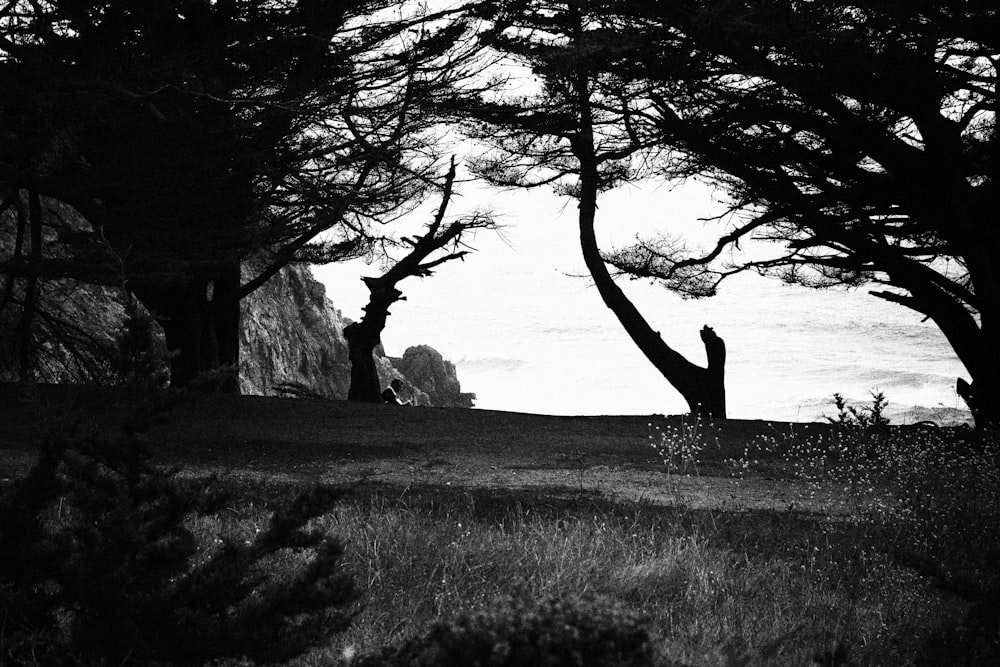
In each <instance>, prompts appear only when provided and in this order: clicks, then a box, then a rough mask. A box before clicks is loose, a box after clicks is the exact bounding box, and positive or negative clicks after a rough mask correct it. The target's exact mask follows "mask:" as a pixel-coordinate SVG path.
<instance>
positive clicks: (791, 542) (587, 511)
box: [0, 397, 1000, 665]
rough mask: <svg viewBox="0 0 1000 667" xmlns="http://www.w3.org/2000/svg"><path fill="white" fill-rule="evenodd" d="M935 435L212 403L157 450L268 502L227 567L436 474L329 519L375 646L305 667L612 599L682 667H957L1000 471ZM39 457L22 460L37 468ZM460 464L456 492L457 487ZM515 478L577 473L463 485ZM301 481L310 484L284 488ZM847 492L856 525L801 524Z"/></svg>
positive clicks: (244, 513) (983, 577)
mask: <svg viewBox="0 0 1000 667" xmlns="http://www.w3.org/2000/svg"><path fill="white" fill-rule="evenodd" d="M45 400H48V402H47V403H46V402H45ZM57 403H58V402H57V401H56V400H55V399H53V398H51V397H50V399H44V397H43V399H42V400H41V401H36V402H35V403H33V404H25V405H20V406H15V407H14V408H9V407H8V408H0V412H2V411H3V410H4V409H6V410H7V411H8V412H7V415H8V416H12V417H14V418H16V420H19V421H17V422H16V423H15V422H12V421H10V420H7V421H6V422H5V421H4V419H3V418H4V415H3V414H0V437H2V436H3V435H4V434H5V433H6V434H7V435H10V434H24V433H28V432H31V431H32V428H29V426H30V425H29V424H27V423H26V422H25V421H24V420H26V419H28V418H29V416H30V415H31V414H34V415H36V417H37V415H38V414H39V411H44V410H49V411H51V410H52V409H53V406H54V405H56V404H57ZM107 403H108V402H107V401H105V402H104V403H100V404H93V403H92V406H93V407H91V408H90V410H91V412H90V414H96V413H97V412H100V406H101V405H106V404H107ZM8 405H9V404H8ZM62 405H65V402H64V403H62ZM32 410H34V411H35V412H34V413H32V412H31V411H32ZM651 422H653V423H654V424H655V425H657V426H659V427H660V430H659V431H655V429H654V431H653V433H652V437H651V433H650V423H651ZM5 424H6V425H5ZM37 430H38V427H37V426H35V428H34V432H37ZM886 433H891V434H892V435H891V437H886V436H885V434H886ZM922 433H923V432H921V431H918V430H895V431H878V432H873V431H864V430H855V431H845V430H843V429H840V430H838V428H837V427H834V426H832V425H811V426H810V427H809V428H808V429H807V428H806V427H804V426H802V425H769V424H765V423H763V422H720V423H714V424H697V425H693V424H690V423H686V422H683V421H680V420H677V419H673V420H667V421H661V420H659V419H657V420H653V419H651V418H649V417H631V418H630V417H580V418H555V417H542V416H535V415H515V414H510V413H491V412H481V411H459V410H452V411H449V410H416V409H414V410H399V409H395V410H394V409H392V408H386V407H383V406H352V405H348V404H344V403H339V402H333V401H305V400H302V401H295V400H288V399H253V398H252V397H205V398H202V399H199V400H197V401H195V402H193V403H190V404H188V405H185V406H181V407H180V408H178V409H176V410H175V411H174V412H173V414H172V415H171V417H170V419H169V420H167V421H163V422H162V423H159V424H157V425H155V426H154V427H153V428H152V429H151V430H150V431H149V438H150V439H151V440H152V441H153V442H155V443H158V447H159V449H160V451H161V454H162V456H163V458H164V459H165V460H167V461H170V462H177V463H182V464H184V465H185V466H186V467H188V468H189V470H190V471H191V472H192V474H198V471H199V470H206V469H214V468H219V467H225V468H230V469H233V470H235V471H237V472H236V474H235V476H234V477H233V478H232V480H231V481H230V483H231V484H233V485H234V486H235V487H237V488H238V490H239V492H240V495H241V496H242V497H243V498H244V501H243V502H242V503H241V504H240V505H238V506H235V507H234V508H232V511H231V512H230V513H229V514H227V515H225V517H224V518H222V519H212V520H208V521H205V522H202V523H200V524H198V525H197V526H194V528H195V529H196V532H197V534H198V535H199V537H200V539H201V540H202V542H203V544H204V545H205V548H206V549H210V548H211V545H212V544H213V543H215V540H217V539H218V538H219V537H220V536H221V535H226V536H230V537H232V536H239V537H243V538H246V539H249V537H250V536H252V535H253V534H255V532H256V531H257V530H259V529H260V528H261V526H262V525H263V524H264V523H265V522H266V521H267V518H268V516H269V508H270V507H271V506H272V505H273V503H274V502H275V500H276V499H277V498H279V497H286V496H287V495H288V494H289V493H290V489H291V488H294V487H300V486H301V485H302V484H303V483H305V482H308V481H310V480H322V479H324V478H326V477H329V475H330V473H331V470H336V469H337V468H338V467H341V468H349V467H350V466H368V467H371V468H375V467H379V466H382V467H388V468H394V469H395V470H397V471H403V472H404V473H405V472H406V471H411V472H412V471H420V472H419V475H418V476H414V475H410V477H411V480H410V482H409V483H408V482H405V481H402V482H399V483H396V484H384V483H382V484H380V483H376V482H372V481H367V482H360V483H356V484H355V485H354V489H353V493H352V494H351V495H350V496H349V498H348V500H347V501H345V502H344V503H343V504H342V505H341V507H340V509H339V511H337V512H335V513H334V514H331V515H328V516H326V517H324V518H323V519H322V520H321V524H320V525H319V526H318V527H320V528H322V529H324V530H329V531H331V532H333V533H334V534H336V535H338V536H340V537H341V538H343V539H344V541H345V542H346V545H347V562H346V563H345V567H348V568H349V569H350V571H351V572H353V573H354V575H355V576H356V579H357V581H358V583H359V585H360V586H361V587H362V588H363V589H364V590H365V595H364V598H363V602H362V605H361V606H360V607H359V609H358V615H357V616H356V618H355V620H354V623H353V624H352V626H351V629H350V630H349V631H348V632H347V633H346V634H344V635H342V636H340V637H339V638H338V639H337V641H336V643H335V644H334V645H332V646H329V647H322V648H320V649H318V650H317V651H316V652H315V653H314V654H313V655H312V656H311V657H309V658H308V659H306V660H305V661H304V663H305V664H310V665H325V664H330V663H331V662H332V661H340V660H341V659H342V658H343V656H345V655H358V654H365V653H370V652H373V651H375V650H377V649H378V648H380V647H382V646H385V645H393V644H399V643H401V642H403V641H405V640H406V639H408V638H410V637H414V636H417V635H419V634H421V633H423V632H425V631H426V630H427V629H428V628H429V627H431V625H432V624H434V623H436V622H440V621H447V620H448V619H453V618H456V617H457V616H458V615H461V614H468V613H473V612H475V611H477V610H482V609H489V608H492V607H495V606H497V605H498V604H499V603H500V602H501V601H503V600H507V599H510V598H515V599H542V598H550V597H558V598H570V599H575V598H580V597H583V596H588V595H598V596H603V598H604V599H608V600H609V601H614V602H617V603H619V604H622V605H625V606H626V607H628V608H630V609H634V610H636V611H638V612H639V613H641V614H642V615H643V616H644V617H645V619H646V624H647V627H648V628H649V629H650V631H651V632H653V633H654V636H655V637H656V641H657V643H658V646H659V648H660V651H661V656H662V658H663V661H664V664H676V663H678V662H679V663H683V664H694V665H715V664H720V665H736V664H789V665H801V664H807V663H808V662H809V661H810V660H811V659H812V658H813V657H814V656H815V655H817V654H822V653H823V652H824V651H830V652H831V653H830V655H829V656H828V657H832V656H833V655H834V653H833V649H834V648H835V647H836V646H837V645H838V644H841V645H844V646H847V647H849V655H850V659H851V660H852V661H853V663H854V664H872V665H883V664H906V663H910V662H913V661H914V660H915V659H916V658H917V657H920V656H923V657H925V658H926V657H927V656H928V655H931V653H928V651H929V650H930V649H929V648H928V646H929V643H928V642H932V641H934V640H933V639H932V638H933V637H934V636H935V633H939V632H944V633H946V634H943V635H940V637H945V636H946V637H947V638H948V641H950V642H953V644H952V645H957V644H955V643H954V642H955V641H957V640H955V637H956V635H955V634H954V633H953V632H951V630H952V629H954V628H956V627H958V623H959V621H960V620H961V619H962V618H963V617H964V616H965V615H966V613H967V612H968V610H969V609H970V608H971V606H972V605H973V604H974V603H975V602H976V600H977V597H976V595H979V597H982V595H981V593H982V592H983V591H987V590H989V587H990V586H992V585H994V584H995V581H994V579H996V573H995V572H993V570H992V569H990V565H991V564H995V561H996V557H1000V548H998V545H1000V536H998V531H997V529H996V526H997V522H998V520H1000V516H998V514H997V512H998V508H1000V501H998V492H1000V475H998V474H997V471H998V470H1000V463H998V461H997V456H996V449H993V450H989V449H987V450H983V451H980V452H979V453H978V454H976V453H975V452H963V451H961V450H959V449H957V445H958V441H957V440H955V439H951V440H948V438H945V439H940V438H938V439H933V438H931V437H930V436H928V435H921V434H922ZM845 434H846V435H845ZM18 437H22V436H20V435H19V436H18ZM949 437H950V436H949ZM851 438H853V439H851ZM24 442H26V441H15V442H14V445H13V446H11V447H7V448H6V452H3V451H0V454H6V455H7V457H8V458H7V459H6V460H8V461H10V460H14V459H15V458H16V457H17V456H19V455H21V456H23V454H24V452H27V451H28V450H29V447H28V446H27V445H25V444H24ZM651 445H652V446H651ZM19 452H20V454H19ZM459 460H461V461H464V462H465V464H464V465H465V467H456V468H454V469H453V470H452V472H451V473H450V476H449V477H448V479H447V481H444V480H443V479H442V478H441V477H440V475H439V474H438V473H437V472H434V471H439V470H441V469H442V467H443V466H446V465H449V462H454V461H459ZM597 466H616V467H618V468H620V471H619V473H620V475H621V476H623V477H627V476H628V474H629V471H633V472H634V473H635V474H636V475H640V474H644V475H648V474H651V473H652V472H654V471H660V472H661V473H662V472H663V471H664V470H667V471H672V472H674V473H676V474H675V475H673V476H669V477H667V478H665V483H666V484H667V485H668V487H669V486H670V485H674V484H676V490H677V492H676V493H669V494H667V495H668V496H671V497H676V498H680V495H679V494H680V490H682V488H683V485H682V484H681V480H689V479H694V480H696V481H697V480H700V479H709V480H711V479H717V478H716V477H712V476H711V475H728V474H730V473H734V472H736V473H739V474H738V477H739V478H740V479H741V480H742V482H741V483H744V484H748V485H751V484H753V483H754V481H755V480H758V481H759V480H761V479H762V477H780V478H781V479H782V480H784V481H782V482H780V483H779V482H770V483H772V484H776V485H778V486H779V487H781V488H783V489H784V490H785V491H787V492H788V493H790V494H791V499H790V500H789V499H788V498H783V499H782V501H781V502H780V503H775V504H774V508H775V509H770V510H748V509H746V508H745V507H742V508H740V507H736V508H734V507H732V506H726V505H725V504H724V503H722V502H719V503H717V504H716V505H715V506H709V507H708V508H702V507H694V506H691V505H686V504H672V505H671V504H669V503H663V502H658V503H653V502H633V501H629V500H625V499H623V498H622V497H621V496H616V494H615V490H614V489H613V488H603V489H601V492H600V493H598V492H596V491H594V490H592V489H588V488H587V487H585V485H584V484H582V483H581V482H580V480H582V479H584V473H587V471H591V470H593V469H594V468H595V467H597ZM492 469H502V470H505V471H508V472H511V474H513V472H520V471H525V470H535V471H539V472H556V473H558V472H560V471H562V473H565V474H563V477H562V479H563V483H562V484H559V485H557V486H552V487H549V488H544V487H537V486H536V487H535V488H532V489H527V490H525V489H516V488H510V487H504V486H501V485H500V484H496V483H494V484H492V486H490V485H486V486H484V487H469V486H463V485H462V484H461V474H462V473H463V472H466V473H469V474H471V472H474V471H475V470H479V471H481V470H492ZM574 471H577V472H579V475H577V472H574ZM587 474H589V473H587ZM685 475H692V476H694V477H691V478H689V477H686V476H685ZM698 475H700V476H701V477H697V476H698ZM706 476H707V477H706ZM405 477H406V474H403V475H402V478H401V479H405ZM279 478H280V479H285V480H291V482H285V483H282V484H278V483H274V482H271V483H268V480H275V479H279ZM413 479H419V480H422V481H423V482H425V483H423V484H418V483H413V481H412V480H413ZM498 479H499V478H498ZM546 479H559V477H558V475H557V476H554V477H549V478H546ZM435 481H437V482H439V483H437V484H435V483H433V482H435ZM720 481H722V480H720ZM668 490H669V489H668ZM834 492H835V493H837V494H839V495H837V496H836V498H839V499H840V501H842V502H841V504H840V505H839V507H840V509H839V510H838V511H837V512H835V513H833V512H831V513H829V514H817V513H814V512H803V511H800V510H799V509H797V508H802V507H807V506H809V501H810V496H813V497H814V496H815V495H816V494H820V493H834ZM862 500H863V502H862ZM777 508H780V509H777ZM973 533H975V534H973ZM993 569H995V568H993ZM970 586H972V587H973V588H974V589H975V588H976V587H977V586H978V593H976V594H975V595H973V594H970V593H969V591H970V588H969V587H970ZM948 633H950V634H948ZM940 637H939V639H940ZM983 641H986V643H987V644H988V643H989V641H988V638H987V640H983ZM993 641H994V642H996V641H997V639H996V638H994V640H993ZM995 645H996V644H993V646H995ZM956 650H958V649H956ZM840 657H842V654H841V656H840ZM932 657H933V656H932ZM831 664H832V663H831ZM842 664H843V663H842ZM932 664H933V660H932Z"/></svg>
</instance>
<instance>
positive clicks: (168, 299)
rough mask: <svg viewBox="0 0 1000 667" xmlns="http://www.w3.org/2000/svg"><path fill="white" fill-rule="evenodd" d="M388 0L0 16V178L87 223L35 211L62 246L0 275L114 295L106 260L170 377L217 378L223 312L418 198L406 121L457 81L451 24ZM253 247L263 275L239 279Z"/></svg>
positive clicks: (423, 164)
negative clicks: (263, 254) (146, 323)
mask: <svg viewBox="0 0 1000 667" xmlns="http://www.w3.org/2000/svg"><path fill="white" fill-rule="evenodd" d="M398 5H399V3H396V2H390V1H389V0H350V1H348V2H324V1H322V0H301V1H294V2H293V1H289V2H270V1H269V0H251V1H248V2H234V1H232V0H230V1H226V2H209V1H208V0H187V1H185V2H180V3H177V2H173V1H172V0H156V1H154V2H145V3H131V2H126V1H125V0H103V1H102V0H80V1H78V2H61V3H51V4H49V3H37V2H11V3H6V5H5V6H4V7H3V8H2V9H0V84H2V86H3V88H4V90H5V91H8V94H6V95H5V96H4V101H3V102H2V103H0V122H2V123H3V126H4V128H5V133H4V135H3V136H2V137H0V184H2V185H3V186H4V188H5V189H8V190H10V191H14V192H19V191H27V192H29V194H30V193H33V194H32V196H37V197H38V199H39V200H40V201H41V203H42V209H43V210H50V209H51V207H47V206H46V202H47V201H51V202H59V203H62V204H68V205H69V206H71V207H72V209H73V210H74V211H75V213H76V215H78V216H80V217H82V218H83V219H84V220H85V221H86V222H87V223H88V224H89V229H87V230H84V231H82V232H81V231H80V230H79V229H77V230H68V229H67V227H66V226H65V225H61V224H60V223H59V221H58V219H56V218H55V217H54V216H49V218H48V219H47V220H45V221H44V224H45V225H47V226H49V228H51V229H54V230H57V231H58V232H59V234H60V239H59V240H60V241H62V242H63V243H65V245H66V247H67V250H66V251H65V252H64V253H63V254H62V255H61V256H58V257H57V256H53V257H38V256H31V257H26V256H22V255H18V256H13V257H11V258H10V259H9V260H7V261H5V262H3V263H2V264H0V268H2V269H3V271H4V272H5V273H7V274H9V275H11V276H13V277H14V278H16V279H17V280H20V281H28V282H29V283H30V281H33V280H43V279H58V278H65V277H72V278H77V279H82V280H85V281H88V282H92V283H97V284H105V283H111V284H117V283H118V281H119V280H120V278H119V277H117V276H116V275H115V273H116V271H115V270H113V269H114V268H115V267H114V266H113V262H109V258H108V256H107V253H106V252H105V248H106V247H111V248H113V249H114V250H115V251H116V252H117V253H118V254H120V255H121V256H122V257H124V258H125V267H126V272H127V276H126V278H127V284H128V288H129V289H130V290H131V291H132V292H133V293H134V294H135V295H136V296H138V298H139V299H140V300H141V301H142V303H143V304H144V305H145V306H146V307H147V308H148V309H149V310H150V311H152V312H153V314H154V315H155V316H156V318H157V319H158V321H159V322H160V324H161V325H162V327H163V329H164V332H165V335H166V339H167V344H168V346H169V347H170V348H172V349H176V350H177V351H178V352H179V354H178V355H177V356H176V357H175V359H174V362H173V369H172V382H174V383H175V384H184V383H186V382H188V381H190V380H191V379H192V378H193V377H194V376H195V375H197V374H199V373H201V372H203V371H206V370H210V369H212V368H215V367H217V366H219V365H227V364H228V365H234V364H235V362H236V359H237V355H238V349H237V340H238V338H237V328H238V317H239V310H238V301H239V299H240V298H242V297H243V296H245V295H246V294H248V293H250V292H251V291H253V290H254V289H256V288H257V287H259V286H260V285H261V284H263V282H265V281H266V280H267V279H268V278H270V276H272V275H274V274H275V273H276V272H277V271H278V270H280V268H281V267H282V266H284V265H286V264H287V263H288V262H291V261H300V260H310V261H334V260H337V259H342V258H346V257H352V256H357V255H359V254H362V253H364V252H366V251H367V250H368V249H369V248H370V244H371V243H372V241H373V239H375V238H377V237H378V236H379V231H378V228H379V225H380V224H381V223H385V222H387V221H389V220H391V219H393V218H394V217H395V216H397V215H399V214H400V212H401V211H405V210H406V209H407V208H408V207H410V206H412V205H413V202H415V201H417V200H419V198H420V197H421V195H423V193H424V192H425V191H426V190H427V189H428V187H429V181H430V180H431V179H430V175H431V174H433V173H434V170H435V169H436V166H437V165H436V162H437V157H436V154H435V151H434V150H433V146H432V145H431V139H430V137H429V135H428V130H429V128H430V127H431V125H432V124H433V119H432V118H431V117H430V116H429V115H427V114H425V113H423V112H422V109H423V108H424V107H425V106H426V104H427V103H428V102H430V101H431V100H433V99H435V98H436V97H437V96H440V95H443V94H445V91H449V90H451V88H452V85H453V84H454V82H455V80H456V79H461V78H462V77H463V76H464V70H463V67H464V66H465V65H466V64H467V61H466V60H465V56H463V55H462V53H461V50H460V49H454V48H453V44H454V43H455V42H456V40H458V37H459V36H460V35H461V34H462V33H463V32H464V31H465V29H466V27H465V24H464V23H462V22H461V21H447V20H445V19H446V18H447V17H448V16H450V13H448V12H444V13H440V14H436V15H430V16H428V15H426V14H421V10H419V9H414V8H413V6H412V5H407V7H408V9H406V10H405V11H404V10H403V9H399V11H398V12H395V11H393V12H390V11H387V10H389V9H398ZM411 10H412V11H411ZM435 20H436V21H437V22H436V23H435V22H434V21H435ZM446 54H447V55H446ZM64 232H65V234H64ZM69 232H72V233H69ZM324 232H325V233H326V234H327V237H326V239H325V240H324V241H323V242H319V243H318V242H314V240H315V239H316V238H317V236H318V235H319V234H321V233H324ZM99 241H102V242H103V243H101V242H99ZM260 249H267V250H269V251H270V254H269V256H270V257H272V258H273V261H272V262H271V263H270V264H269V265H268V266H267V267H265V269H264V270H263V271H261V272H260V273H259V274H257V275H253V276H249V277H241V275H240V262H241V260H243V259H245V258H246V257H247V256H249V255H251V254H253V253H255V252H257V251H258V250H260ZM32 252H34V251H32ZM31 293H32V291H31V290H28V291H27V295H28V296H27V297H25V298H26V299H27V298H29V297H30V294H31ZM24 305H25V306H27V305H29V304H28V303H25V304H24ZM24 313H25V317H29V314H30V308H24Z"/></svg>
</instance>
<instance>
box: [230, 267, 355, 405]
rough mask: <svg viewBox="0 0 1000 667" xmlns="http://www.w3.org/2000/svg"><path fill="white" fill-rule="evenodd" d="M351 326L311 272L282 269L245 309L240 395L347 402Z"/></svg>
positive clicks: (249, 299)
mask: <svg viewBox="0 0 1000 667" xmlns="http://www.w3.org/2000/svg"><path fill="white" fill-rule="evenodd" d="M253 268H255V267H254V266H253V265H252V264H251V265H249V266H247V265H245V266H244V269H243V270H244V273H245V274H246V273H249V272H250V271H251V270H252V269H253ZM244 278H246V276H244ZM346 324H347V322H345V320H344V318H343V317H341V315H340V311H338V310H337V309H336V308H335V307H334V305H333V303H331V302H330V300H329V299H328V298H326V289H325V288H324V287H323V285H322V284H321V283H319V282H318V281H316V280H315V279H314V278H313V277H312V273H311V272H310V271H309V269H308V268H305V267H301V266H291V267H288V268H285V269H283V270H282V271H280V272H279V273H278V274H277V275H276V276H274V277H273V278H271V280H269V281H268V282H267V283H265V284H264V285H263V286H262V287H260V288H259V289H258V290H256V291H255V292H253V293H252V294H251V295H250V296H248V297H247V298H245V299H244V300H243V301H242V303H241V304H240V369H239V371H240V372H239V387H240V393H242V394H259V395H263V396H275V395H287V394H292V395H294V394H304V395H315V396H326V397H330V398H346V397H347V389H348V387H349V386H350V382H351V379H350V378H351V366H350V362H349V361H348V360H347V341H346V340H344V326H346Z"/></svg>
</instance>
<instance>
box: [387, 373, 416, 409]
mask: <svg viewBox="0 0 1000 667" xmlns="http://www.w3.org/2000/svg"><path fill="white" fill-rule="evenodd" d="M402 389H403V383H402V382H400V381H399V378H393V380H392V382H390V383H389V386H388V387H386V388H385V391H383V392H382V402H383V403H387V404H389V405H410V402H409V401H401V400H399V392H400V391H401V390H402Z"/></svg>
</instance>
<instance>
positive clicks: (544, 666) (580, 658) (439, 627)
mask: <svg viewBox="0 0 1000 667" xmlns="http://www.w3.org/2000/svg"><path fill="white" fill-rule="evenodd" d="M355 664H357V665H360V666H363V667H377V666H386V667H403V666H406V667H450V666H452V665H454V666H458V665H462V666H465V667H522V666H524V665H532V666H535V667H582V666H584V665H586V666H587V667H641V666H644V665H653V664H656V663H655V651H654V648H653V646H652V644H651V642H650V637H649V634H648V633H647V631H646V630H645V628H644V627H643V626H642V624H641V621H640V619H639V618H637V617H636V616H634V615H632V614H630V613H628V612H626V611H624V610H622V609H621V608H620V607H617V606H615V605H614V604H613V603H612V602H610V601H602V600H596V599H587V600H583V601H576V602H571V601H565V600H549V601H546V602H542V603H533V604H526V603H509V604H506V605H504V606H503V607H501V608H500V609H498V610H496V611H490V612H483V613H478V614H466V615H462V616H459V617H458V618H457V619H455V620H454V621H451V622H447V623H446V622H441V623H438V624H436V625H435V626H433V627H432V628H431V629H430V631H428V632H427V634H425V635H424V636H423V637H418V638H416V639H413V640H411V641H409V642H408V643H406V644H404V645H403V646H401V647H399V648H398V649H389V650H386V651H383V652H382V653H380V654H377V655H373V656H368V657H365V658H362V659H361V660H360V661H358V662H357V663H355Z"/></svg>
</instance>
